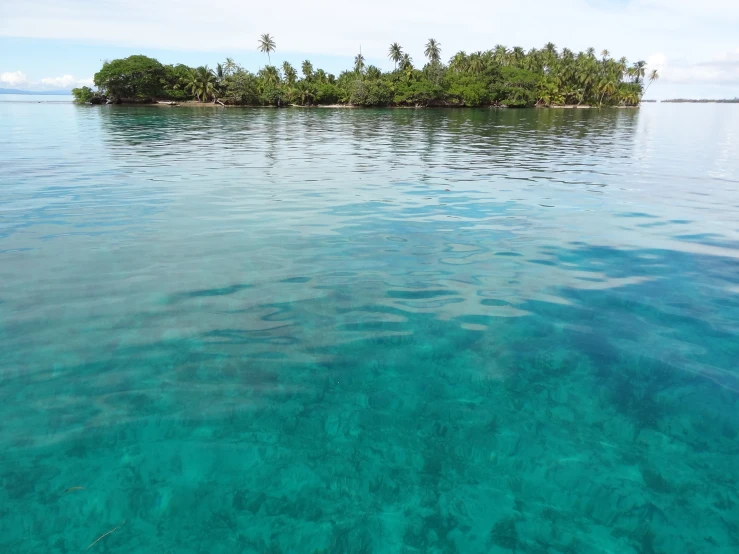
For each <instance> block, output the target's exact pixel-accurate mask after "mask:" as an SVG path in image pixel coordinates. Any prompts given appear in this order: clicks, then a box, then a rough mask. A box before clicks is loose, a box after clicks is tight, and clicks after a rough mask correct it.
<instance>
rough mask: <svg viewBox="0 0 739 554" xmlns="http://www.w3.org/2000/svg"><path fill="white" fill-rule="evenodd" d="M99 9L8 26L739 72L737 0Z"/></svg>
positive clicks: (343, 50) (202, 48) (118, 39)
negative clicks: (566, 52)
mask: <svg viewBox="0 0 739 554" xmlns="http://www.w3.org/2000/svg"><path fill="white" fill-rule="evenodd" d="M99 8H100V9H94V10H91V9H90V4H89V0H24V1H23V2H5V3H4V5H3V9H2V17H1V18H0V36H6V37H25V38H36V39H62V40H69V41H74V42H75V43H77V44H79V43H89V44H90V51H92V52H94V51H95V49H96V45H99V46H101V47H103V48H105V47H124V48H125V49H126V50H130V53H146V52H147V51H150V50H151V49H164V50H182V51H189V52H193V51H199V52H219V53H224V52H225V53H226V55H233V56H234V57H236V59H237V61H240V60H239V56H240V54H243V53H244V52H249V53H251V54H252V55H254V56H256V47H257V38H258V36H259V35H260V34H261V33H265V32H269V33H271V34H272V35H273V36H274V37H275V39H276V42H277V54H276V56H277V59H278V60H281V59H284V57H283V56H288V57H290V58H292V59H295V58H297V57H298V56H301V57H302V56H305V57H313V59H315V57H314V56H318V55H331V56H342V57H343V58H342V59H344V58H346V59H349V57H350V56H353V55H354V54H355V53H357V51H358V50H359V48H360V45H361V48H362V52H363V53H364V55H365V57H366V58H367V60H368V61H369V62H370V63H374V64H378V65H380V66H381V67H383V68H385V69H389V68H390V67H392V63H391V62H390V61H389V60H387V49H388V45H389V44H390V43H391V42H395V41H399V42H400V43H401V44H402V45H403V47H404V48H405V50H406V51H407V52H408V53H409V54H410V55H411V56H412V57H413V59H414V60H415V61H416V63H421V62H422V60H423V59H424V57H423V45H424V43H425V42H426V41H427V40H428V38H429V37H434V38H436V39H438V40H439V41H440V42H441V44H442V52H443V54H442V55H443V57H444V58H447V59H448V58H449V57H451V56H452V55H453V54H454V53H455V52H457V51H459V50H465V51H467V52H470V51H475V50H485V49H488V48H492V47H493V46H494V45H495V44H496V43H501V44H505V45H507V46H515V45H520V46H523V47H524V48H526V49H528V48H531V47H541V46H542V45H543V44H544V43H546V42H549V41H551V42H554V43H555V44H556V45H557V46H558V47H560V48H561V47H564V46H567V47H568V48H570V49H572V50H576V51H577V50H583V49H586V48H587V47H589V46H593V47H595V48H596V50H597V51H600V50H601V49H603V48H607V49H608V50H610V51H611V53H612V55H613V56H615V57H617V58H620V57H621V56H626V57H627V58H628V59H629V60H631V61H636V60H639V59H646V57H647V56H648V55H649V53H655V54H653V55H652V56H651V57H650V62H651V63H650V69H653V68H657V69H658V70H661V73H662V79H660V84H659V85H657V84H655V86H654V87H653V88H663V84H664V88H667V87H666V85H667V84H668V83H671V84H672V85H676V84H679V83H686V84H687V83H702V82H714V83H723V84H728V83H733V82H735V81H736V82H739V81H737V80H736V70H737V63H736V62H737V57H739V50H737V47H738V46H739V43H738V42H737V38H736V30H737V29H738V28H739V1H737V0H702V1H701V2H695V0H559V1H558V2H552V1H551V0H529V1H528V2H527V3H526V10H525V11H526V13H525V14H523V13H522V12H521V7H520V5H519V4H517V3H515V2H503V1H502V0H465V1H464V2H462V3H458V5H455V6H453V7H450V5H449V3H448V2H442V0H427V1H426V2H424V3H423V5H420V4H419V3H418V2H405V3H402V2H397V1H396V0H374V2H373V3H372V4H371V6H368V5H365V4H362V3H357V2H354V3H351V2H350V3H347V4H342V5H338V4H337V3H336V2H335V0H313V1H312V2H311V3H310V7H309V8H306V6H305V2H303V1H299V0H283V2H281V3H280V5H279V9H277V10H276V9H275V5H274V4H273V3H269V2H244V0H220V1H219V2H218V4H217V9H207V8H206V9H204V7H203V4H202V2H201V1H200V0H178V1H177V2H172V0H103V2H102V4H101V5H100V6H99ZM722 52H723V53H724V54H720V53H722ZM290 53H293V54H295V56H289V54H290ZM39 55H42V54H39ZM101 57H102V56H101ZM183 58H184V56H183ZM272 59H273V60H274V59H275V55H274V54H273V55H272ZM97 61H98V60H97V59H96V63H97ZM183 61H185V62H186V61H187V59H183ZM341 64H342V67H344V66H345V64H344V61H342V62H341ZM24 67H25V68H26V69H27V70H28V71H31V69H32V68H31V67H29V66H24ZM78 67H79V66H78ZM67 71H69V69H67ZM76 71H84V72H85V73H88V72H91V71H92V69H88V68H87V67H86V66H85V68H84V69H79V70H76ZM67 77H68V76H66V75H64V76H62V77H57V78H55V79H65V78H67ZM82 81H84V80H79V81H78V82H80V83H81V82H82ZM61 82H63V81H60V83H61ZM45 86H50V84H49V85H45ZM738 86H739V85H738ZM650 94H651V91H650ZM736 94H739V90H738V91H736Z"/></svg>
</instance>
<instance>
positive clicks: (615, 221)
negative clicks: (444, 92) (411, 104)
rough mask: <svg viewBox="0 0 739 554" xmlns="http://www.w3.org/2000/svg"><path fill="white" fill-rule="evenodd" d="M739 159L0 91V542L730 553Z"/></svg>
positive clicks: (517, 128) (683, 108) (212, 553)
mask: <svg viewBox="0 0 739 554" xmlns="http://www.w3.org/2000/svg"><path fill="white" fill-rule="evenodd" d="M737 152H739V106H733V105H726V106H710V105H699V106H693V105H678V106H676V105H650V106H644V107H643V108H641V109H639V110H603V111H596V110H592V111H587V110H525V111H514V110H509V111H501V110H497V111H496V110H479V111H478V110H458V111H444V110H438V111H437V110H386V111H372V110H298V109H293V110H271V109H264V110H258V109H255V110H237V109H227V110H219V109H170V108H164V109H157V108H130V107H129V108H118V107H102V108H101V107H85V106H74V105H72V104H60V103H51V104H37V103H31V102H23V101H21V102H12V103H11V102H0V283H1V285H0V286H1V288H0V400H1V402H0V550H2V552H7V553H9V554H11V553H13V554H14V553H42V552H43V553H73V552H84V551H85V549H86V548H88V546H89V550H88V552H105V553H109V554H114V553H121V554H122V553H127V554H139V553H163V554H195V553H208V554H216V553H308V554H311V553H319V552H320V553H332V554H343V553H368V554H369V553H493V554H498V553H510V552H516V553H532V554H534V553H541V554H544V553H546V554H565V553H567V554H574V553H626V554H651V553H685V554H689V553H711V554H723V553H726V554H728V553H736V552H737V551H739V369H737V365H738V363H737V359H739V340H738V339H737V334H738V332H739V157H738V156H737ZM109 531H112V532H110V533H109ZM106 533H107V534H106ZM99 537H102V538H100V540H97V539H98V538H99ZM96 540H97V542H95V541H96ZM93 543H94V544H93Z"/></svg>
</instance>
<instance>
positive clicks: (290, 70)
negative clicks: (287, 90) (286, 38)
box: [282, 62, 298, 86]
mask: <svg viewBox="0 0 739 554" xmlns="http://www.w3.org/2000/svg"><path fill="white" fill-rule="evenodd" d="M282 73H283V74H284V75H285V81H286V82H287V84H288V85H289V86H293V85H294V84H295V81H296V80H297V78H298V72H297V71H295V68H294V67H293V66H292V65H290V62H283V63H282Z"/></svg>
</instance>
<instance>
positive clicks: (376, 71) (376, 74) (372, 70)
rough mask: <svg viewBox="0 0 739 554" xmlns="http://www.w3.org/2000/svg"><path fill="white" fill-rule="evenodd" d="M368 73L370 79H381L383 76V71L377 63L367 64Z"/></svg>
mask: <svg viewBox="0 0 739 554" xmlns="http://www.w3.org/2000/svg"><path fill="white" fill-rule="evenodd" d="M366 75H367V78H368V79H379V78H380V77H382V71H381V70H380V68H379V67H377V66H375V65H369V66H367V72H366Z"/></svg>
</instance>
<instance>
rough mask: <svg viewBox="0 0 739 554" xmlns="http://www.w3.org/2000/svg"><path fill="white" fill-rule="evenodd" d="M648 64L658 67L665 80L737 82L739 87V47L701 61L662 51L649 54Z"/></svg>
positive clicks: (714, 82) (652, 67) (675, 81)
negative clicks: (674, 56) (673, 55)
mask: <svg viewBox="0 0 739 554" xmlns="http://www.w3.org/2000/svg"><path fill="white" fill-rule="evenodd" d="M647 64H648V66H649V68H650V69H656V70H657V71H658V72H659V74H660V80H662V81H665V82H670V83H706V84H736V85H737V86H738V87H739V48H738V49H737V50H736V51H730V52H724V53H722V54H719V55H717V56H714V57H713V58H711V59H708V60H704V61H699V62H689V61H686V60H684V59H682V60H681V59H670V58H668V57H667V56H666V55H665V54H663V53H661V52H660V53H657V54H653V55H651V56H649V58H647ZM738 92H739V91H738Z"/></svg>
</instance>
